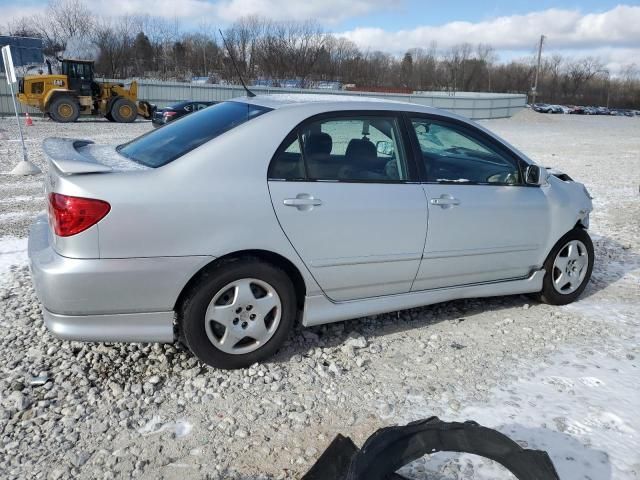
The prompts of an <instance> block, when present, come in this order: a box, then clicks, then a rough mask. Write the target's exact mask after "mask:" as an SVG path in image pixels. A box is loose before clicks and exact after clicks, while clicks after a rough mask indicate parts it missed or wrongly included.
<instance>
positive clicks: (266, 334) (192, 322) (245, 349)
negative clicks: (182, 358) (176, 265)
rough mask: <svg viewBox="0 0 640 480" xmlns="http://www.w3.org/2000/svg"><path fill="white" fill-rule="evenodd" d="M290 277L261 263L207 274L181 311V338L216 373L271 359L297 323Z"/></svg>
mask: <svg viewBox="0 0 640 480" xmlns="http://www.w3.org/2000/svg"><path fill="white" fill-rule="evenodd" d="M296 311H297V308H296V294H295V289H294V287H293V283H292V282H291V279H290V278H289V276H288V275H287V274H286V273H285V272H284V271H283V270H281V269H280V268H278V267H276V266H274V265H271V264H269V263H265V262H262V261H260V260H258V259H248V258H247V259H238V260H232V261H229V262H228V263H225V264H223V265H221V266H220V267H218V268H215V269H212V270H211V271H205V272H204V273H203V274H202V275H201V278H200V279H199V281H198V282H197V283H196V285H194V287H193V288H192V289H191V292H190V294H188V295H187V297H186V299H185V300H184V301H183V302H182V306H181V308H180V309H179V311H178V321H179V328H180V329H181V332H180V333H181V337H182V339H183V341H184V343H185V344H186V345H187V347H188V348H189V350H191V352H193V354H194V355H195V356H196V357H198V358H199V359H200V360H201V361H203V362H204V363H206V364H207V365H210V366H212V367H216V368H222V369H235V368H244V367H248V366H250V365H252V364H254V363H256V362H260V361H263V360H265V359H267V358H268V357H270V356H271V355H273V354H274V353H275V352H276V351H277V350H278V348H280V346H281V345H282V344H283V343H284V341H285V340H286V339H287V337H288V335H289V332H290V331H291V328H292V326H293V323H294V321H295V318H296Z"/></svg>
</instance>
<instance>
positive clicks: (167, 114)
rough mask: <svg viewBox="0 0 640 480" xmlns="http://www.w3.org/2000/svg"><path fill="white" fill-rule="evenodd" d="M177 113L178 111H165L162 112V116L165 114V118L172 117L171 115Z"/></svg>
mask: <svg viewBox="0 0 640 480" xmlns="http://www.w3.org/2000/svg"><path fill="white" fill-rule="evenodd" d="M175 114H176V112H164V113H163V114H162V116H163V117H165V118H171V117H173V116H174V115H175Z"/></svg>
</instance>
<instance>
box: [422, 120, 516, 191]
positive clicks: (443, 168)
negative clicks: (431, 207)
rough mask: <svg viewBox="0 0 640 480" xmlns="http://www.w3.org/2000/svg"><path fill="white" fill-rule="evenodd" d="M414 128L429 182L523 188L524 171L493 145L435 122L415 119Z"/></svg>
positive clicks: (449, 125) (459, 128)
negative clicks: (521, 175) (521, 176)
mask: <svg viewBox="0 0 640 480" xmlns="http://www.w3.org/2000/svg"><path fill="white" fill-rule="evenodd" d="M411 124H412V126H413V129H414V131H415V134H416V138H417V140H418V144H419V145H420V150H421V153H422V160H423V162H424V168H425V172H426V180H427V181H428V182H438V183H473V184H478V183H479V184H500V185H519V184H521V183H522V182H521V178H520V169H519V167H518V162H517V160H516V159H514V158H511V157H509V156H507V155H505V154H503V153H501V152H500V151H498V150H497V149H496V148H494V147H493V146H492V145H491V144H490V142H486V141H483V140H481V139H480V138H478V136H477V135H474V134H472V133H470V132H469V131H467V130H466V129H464V128H462V127H458V126H457V125H455V124H447V123H445V122H442V121H436V120H431V119H421V118H413V119H411Z"/></svg>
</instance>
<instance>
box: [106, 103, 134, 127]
mask: <svg viewBox="0 0 640 480" xmlns="http://www.w3.org/2000/svg"><path fill="white" fill-rule="evenodd" d="M109 114H110V115H111V116H112V117H113V119H114V120H115V121H116V122H118V123H131V122H133V121H134V120H135V119H136V118H137V117H138V106H137V105H136V104H135V103H133V102H132V101H131V100H129V99H128V98H124V97H123V98H119V99H117V100H116V101H115V102H113V106H112V107H111V111H110V112H109Z"/></svg>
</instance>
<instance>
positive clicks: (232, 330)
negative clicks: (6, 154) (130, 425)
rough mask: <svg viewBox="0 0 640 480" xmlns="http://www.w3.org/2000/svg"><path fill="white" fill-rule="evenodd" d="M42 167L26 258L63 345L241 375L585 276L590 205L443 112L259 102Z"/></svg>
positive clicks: (578, 191)
mask: <svg viewBox="0 0 640 480" xmlns="http://www.w3.org/2000/svg"><path fill="white" fill-rule="evenodd" d="M44 150H45V153H46V155H47V157H48V160H49V170H48V174H47V178H46V192H47V197H48V203H49V211H48V215H46V216H43V217H41V218H39V219H38V220H37V221H36V223H35V224H34V225H33V227H32V230H31V233H30V237H29V255H30V261H31V270H32V275H33V281H34V284H35V288H36V292H37V294H38V297H39V298H40V300H41V302H42V304H43V307H44V308H43V311H44V320H45V323H46V325H47V327H48V328H49V330H51V331H52V332H53V333H54V334H55V335H57V336H59V337H61V338H64V339H69V340H82V341H109V342H174V341H175V340H177V339H180V340H182V341H183V342H184V343H185V344H186V345H187V346H188V348H189V349H190V350H191V351H192V352H193V353H194V354H195V355H196V356H197V357H198V358H200V359H201V360H202V361H203V362H206V363H207V364H209V365H212V366H215V367H220V368H240V367H245V366H248V365H251V364H253V363H254V362H257V361H261V360H264V359H266V358H268V357H269V356H270V355H272V354H273V353H274V352H275V351H276V350H277V349H278V348H279V347H280V346H281V345H282V343H283V342H284V341H285V340H286V338H287V336H288V335H289V334H290V331H291V329H292V327H293V325H294V324H295V322H298V321H300V322H301V323H302V325H304V326H310V325H319V324H323V323H328V322H335V321H341V320H346V319H350V318H356V317H362V316H366V315H372V314H378V313H382V312H388V311H394V310H399V309H405V308H413V307H417V306H420V305H427V304H432V303H436V302H442V301H447V300H452V299H457V298H468V297H488V296H495V295H511V294H523V293H526V294H534V295H536V296H537V297H538V298H539V299H540V300H541V301H544V302H547V303H550V304H554V305H562V304H566V303H569V302H572V301H574V300H575V299H576V298H577V297H578V296H579V295H580V294H581V293H582V291H583V290H584V288H585V286H586V284H587V282H588V280H589V277H590V275H591V270H592V267H593V261H594V254H593V245H592V243H591V240H590V238H589V235H588V234H587V232H586V229H587V228H588V226H589V213H590V211H591V209H592V204H591V199H590V197H589V194H588V193H587V190H586V189H585V187H584V186H583V185H582V184H580V183H578V182H575V181H573V180H572V179H571V178H569V177H568V176H567V175H566V174H562V173H560V172H556V171H552V170H546V169H545V168H543V167H541V166H538V165H537V164H535V163H534V162H533V161H532V160H531V159H529V158H528V157H527V156H526V155H525V154H523V153H522V152H520V151H518V150H517V149H515V148H514V147H512V146H511V145H509V144H508V143H506V142H505V141H504V140H502V139H500V138H498V137H497V136H496V135H494V134H493V133H491V132H490V131H488V130H487V129H485V128H483V127H482V126H479V125H478V124H476V123H473V122H471V121H469V120H466V119H464V118H462V117H459V116H456V115H454V114H451V113H447V112H444V111H442V110H438V109H433V108H428V107H423V106H419V105H413V104H405V103H396V102H387V101H381V100H374V99H366V98H362V97H346V96H345V97H343V96H336V95H331V96H313V95H297V96H288V95H273V96H258V97H253V98H239V99H236V100H232V101H227V102H222V103H220V104H217V105H215V106H212V107H209V108H207V109H204V110H202V111H199V112H196V113H194V114H192V115H189V116H187V117H184V118H182V119H180V120H177V121H176V122H172V123H170V124H168V125H167V126H165V127H163V128H161V129H158V130H155V131H151V132H149V133H147V134H145V135H143V136H141V137H139V138H137V139H135V140H133V141H131V142H129V143H126V144H124V145H120V146H118V147H112V146H100V145H96V144H94V143H93V142H91V141H89V140H74V139H59V138H52V139H47V140H46V141H45V142H44Z"/></svg>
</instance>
